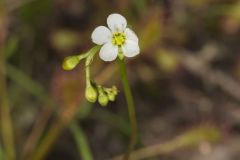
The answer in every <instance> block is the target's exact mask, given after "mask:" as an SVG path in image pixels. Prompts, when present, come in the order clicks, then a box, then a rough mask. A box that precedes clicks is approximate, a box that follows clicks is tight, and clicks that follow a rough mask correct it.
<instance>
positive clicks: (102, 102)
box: [98, 92, 108, 106]
mask: <svg viewBox="0 0 240 160" xmlns="http://www.w3.org/2000/svg"><path fill="white" fill-rule="evenodd" d="M98 102H99V104H100V105H101V106H106V105H107V104H108V96H107V95H106V94H105V93H103V92H100V93H99V96H98Z"/></svg>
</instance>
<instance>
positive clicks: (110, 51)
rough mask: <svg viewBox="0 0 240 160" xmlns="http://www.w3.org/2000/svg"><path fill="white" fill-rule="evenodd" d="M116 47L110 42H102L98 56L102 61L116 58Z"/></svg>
mask: <svg viewBox="0 0 240 160" xmlns="http://www.w3.org/2000/svg"><path fill="white" fill-rule="evenodd" d="M117 55H118V47H117V46H114V45H113V44H112V43H111V42H108V43H106V44H104V45H103V46H102V48H101V50H100V52H99V56H100V58H101V59H102V60H104V61H113V60H115V59H116V58H117Z"/></svg>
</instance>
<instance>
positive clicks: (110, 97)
mask: <svg viewBox="0 0 240 160" xmlns="http://www.w3.org/2000/svg"><path fill="white" fill-rule="evenodd" d="M108 99H109V101H112V102H113V101H115V99H116V95H114V94H113V93H112V92H109V93H108Z"/></svg>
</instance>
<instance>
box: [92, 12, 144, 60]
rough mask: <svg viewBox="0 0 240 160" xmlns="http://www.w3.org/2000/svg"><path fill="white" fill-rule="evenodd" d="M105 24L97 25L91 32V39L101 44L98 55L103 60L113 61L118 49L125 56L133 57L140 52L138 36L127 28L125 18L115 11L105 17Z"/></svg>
mask: <svg viewBox="0 0 240 160" xmlns="http://www.w3.org/2000/svg"><path fill="white" fill-rule="evenodd" d="M107 25H108V27H109V28H107V27H105V26H98V27H97V28H95V30H94V31H93V32H92V36H91V38H92V41H93V42H94V43H96V44H98V45H103V46H102V48H101V49H100V53H99V56H100V58H101V59H102V60H104V61H113V60H115V59H116V58H117V56H118V53H119V51H120V52H122V53H123V55H124V56H126V57H134V56H136V55H138V54H139V53H140V49H139V45H138V37H137V36H136V34H135V33H134V32H133V31H132V30H131V29H129V28H127V21H126V19H125V18H124V17H123V16H122V15H120V14H117V13H114V14H111V15H109V16H108V18H107Z"/></svg>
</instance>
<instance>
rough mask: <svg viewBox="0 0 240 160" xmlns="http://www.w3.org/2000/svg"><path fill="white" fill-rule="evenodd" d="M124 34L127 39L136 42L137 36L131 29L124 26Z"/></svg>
mask: <svg viewBox="0 0 240 160" xmlns="http://www.w3.org/2000/svg"><path fill="white" fill-rule="evenodd" d="M125 35H126V39H127V40H132V41H135V42H137V43H138V37H137V35H136V34H135V33H134V32H133V31H132V30H131V29H129V28H126V30H125Z"/></svg>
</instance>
